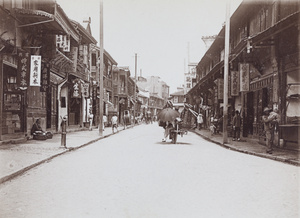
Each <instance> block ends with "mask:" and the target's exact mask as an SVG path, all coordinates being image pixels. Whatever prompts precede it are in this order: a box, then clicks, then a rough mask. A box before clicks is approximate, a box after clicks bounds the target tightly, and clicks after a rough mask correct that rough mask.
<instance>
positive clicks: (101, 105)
mask: <svg viewBox="0 0 300 218" xmlns="http://www.w3.org/2000/svg"><path fill="white" fill-rule="evenodd" d="M103 53H104V48H103V0H100V72H99V73H100V75H99V81H98V82H99V92H100V99H99V127H98V128H99V135H100V136H102V135H103V70H104V66H103V64H104V61H103Z"/></svg>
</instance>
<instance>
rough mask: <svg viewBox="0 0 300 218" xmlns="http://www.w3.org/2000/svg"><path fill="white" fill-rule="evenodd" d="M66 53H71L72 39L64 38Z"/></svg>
mask: <svg viewBox="0 0 300 218" xmlns="http://www.w3.org/2000/svg"><path fill="white" fill-rule="evenodd" d="M62 49H63V51H64V52H70V37H69V36H64V46H63V48H62Z"/></svg>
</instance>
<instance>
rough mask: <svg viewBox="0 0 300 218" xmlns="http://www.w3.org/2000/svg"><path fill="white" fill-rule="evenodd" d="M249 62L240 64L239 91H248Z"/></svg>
mask: <svg viewBox="0 0 300 218" xmlns="http://www.w3.org/2000/svg"><path fill="white" fill-rule="evenodd" d="M249 71H250V70H249V64H240V91H241V92H247V91H249V80H250V78H249Z"/></svg>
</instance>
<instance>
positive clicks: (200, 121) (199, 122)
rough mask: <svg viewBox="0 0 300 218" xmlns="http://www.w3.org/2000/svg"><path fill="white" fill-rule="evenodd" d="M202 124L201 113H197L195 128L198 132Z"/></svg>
mask: <svg viewBox="0 0 300 218" xmlns="http://www.w3.org/2000/svg"><path fill="white" fill-rule="evenodd" d="M202 124H203V116H202V114H201V113H199V114H198V116H197V127H198V129H199V130H200V129H201V128H202Z"/></svg>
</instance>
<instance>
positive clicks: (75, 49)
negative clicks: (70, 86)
mask: <svg viewBox="0 0 300 218" xmlns="http://www.w3.org/2000/svg"><path fill="white" fill-rule="evenodd" d="M77 54H78V47H72V51H71V60H72V61H73V66H72V72H76V71H77Z"/></svg>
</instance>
